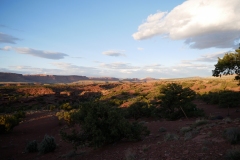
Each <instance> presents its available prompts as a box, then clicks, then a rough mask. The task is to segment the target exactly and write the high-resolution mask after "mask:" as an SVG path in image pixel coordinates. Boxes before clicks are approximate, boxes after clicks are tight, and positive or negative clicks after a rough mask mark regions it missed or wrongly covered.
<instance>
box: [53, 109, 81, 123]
mask: <svg viewBox="0 0 240 160" xmlns="http://www.w3.org/2000/svg"><path fill="white" fill-rule="evenodd" d="M75 112H77V110H76V109H73V110H71V111H60V112H57V113H56V116H57V117H58V119H59V120H65V121H66V122H67V123H68V124H71V123H72V122H73V121H72V119H71V115H72V114H73V113H75Z"/></svg>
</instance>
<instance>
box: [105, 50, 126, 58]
mask: <svg viewBox="0 0 240 160" xmlns="http://www.w3.org/2000/svg"><path fill="white" fill-rule="evenodd" d="M122 52H124V51H117V50H109V51H104V52H102V54H104V55H107V56H114V57H118V56H125V54H123V53H122Z"/></svg>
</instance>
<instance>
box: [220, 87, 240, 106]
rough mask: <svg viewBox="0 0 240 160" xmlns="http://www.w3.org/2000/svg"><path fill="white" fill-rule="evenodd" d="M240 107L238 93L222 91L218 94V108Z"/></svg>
mask: <svg viewBox="0 0 240 160" xmlns="http://www.w3.org/2000/svg"><path fill="white" fill-rule="evenodd" d="M239 105H240V93H238V92H233V91H223V92H220V94H219V107H223V108H226V107H230V108H231V107H237V106H239Z"/></svg>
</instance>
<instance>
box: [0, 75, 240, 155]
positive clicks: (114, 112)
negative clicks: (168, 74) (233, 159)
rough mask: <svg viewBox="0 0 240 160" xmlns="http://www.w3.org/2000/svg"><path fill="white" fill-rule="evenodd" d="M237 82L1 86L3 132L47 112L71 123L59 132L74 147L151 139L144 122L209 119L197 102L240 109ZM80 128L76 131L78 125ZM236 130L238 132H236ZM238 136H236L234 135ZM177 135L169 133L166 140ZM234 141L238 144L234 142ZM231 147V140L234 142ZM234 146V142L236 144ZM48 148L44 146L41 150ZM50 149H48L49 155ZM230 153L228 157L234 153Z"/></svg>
mask: <svg viewBox="0 0 240 160" xmlns="http://www.w3.org/2000/svg"><path fill="white" fill-rule="evenodd" d="M239 97H240V95H239V87H238V86H237V82H235V81H232V80H228V79H200V80H196V79H190V80H184V81H183V80H177V79H176V80H171V81H170V80H169V81H157V82H151V83H119V82H118V83H105V84H92V85H71V84H69V85H38V86H2V87H0V99H1V101H0V103H1V104H0V112H1V116H0V131H1V133H9V132H11V130H12V129H13V128H14V127H15V126H17V125H18V124H19V122H20V121H22V119H23V118H24V116H25V113H26V112H29V111H33V110H49V111H51V112H53V113H55V114H56V116H57V117H58V118H59V120H60V123H65V122H66V123H67V124H68V126H69V127H68V128H72V129H71V132H69V130H65V129H64V128H63V129H62V130H61V132H60V134H61V137H62V139H63V140H65V141H68V142H71V143H72V144H73V146H74V148H75V149H77V148H79V147H83V146H89V147H101V146H103V145H106V144H114V143H116V142H118V141H120V140H123V139H124V140H127V141H138V140H141V139H142V138H144V137H145V136H147V135H149V134H150V133H149V131H148V129H147V128H146V125H145V123H144V121H143V120H144V119H146V118H147V119H148V118H150V119H155V120H158V119H168V120H177V119H180V118H190V117H196V118H205V119H207V118H209V117H206V115H205V114H204V111H203V110H201V109H198V108H197V107H196V105H195V104H194V103H193V101H194V100H195V99H201V100H203V101H206V102H207V103H211V104H216V105H218V106H219V107H226V108H233V107H235V108H236V109H238V107H239V106H240V98H239ZM207 123H208V122H207V121H206V120H203V121H198V122H196V124H194V125H192V126H190V127H186V128H183V129H182V130H181V133H184V136H185V138H186V140H187V139H188V138H189V136H190V137H191V136H192V135H193V134H194V132H195V131H196V130H197V129H198V125H204V124H207ZM76 126H78V127H76ZM162 130H164V128H163V129H162ZM235 130H236V131H235ZM235 130H234V129H233V131H231V129H229V130H226V134H225V136H226V139H228V140H229V141H230V142H231V141H236V143H239V137H238V136H239V135H238V134H239V133H238V132H239V130H238V129H235ZM233 134H234V135H235V134H236V136H237V138H232V139H233V140H231V135H233ZM178 136H179V135H173V134H170V133H167V134H166V137H165V140H166V141H168V140H170V139H177V137H178ZM44 139H46V141H48V140H49V141H50V142H51V143H49V144H48V143H46V144H45V143H43V142H42V143H39V144H38V143H37V142H36V141H35V140H33V141H31V142H29V144H28V145H27V147H26V152H39V153H41V154H43V153H47V152H51V151H54V150H55V148H56V144H55V141H54V137H51V136H46V137H45V138H44ZM235 139H236V140H235ZM231 143H232V142H231ZM234 143H235V142H234ZM43 144H45V146H44V147H42V148H41V146H43ZM47 148H50V149H47ZM45 150H46V151H45ZM233 152H234V153H235V150H234V151H232V152H231V151H229V153H228V154H229V156H232V155H231V154H234V153H233Z"/></svg>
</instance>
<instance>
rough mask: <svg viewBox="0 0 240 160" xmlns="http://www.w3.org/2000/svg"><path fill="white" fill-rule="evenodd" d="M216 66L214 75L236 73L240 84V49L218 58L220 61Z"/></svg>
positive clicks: (236, 78)
mask: <svg viewBox="0 0 240 160" xmlns="http://www.w3.org/2000/svg"><path fill="white" fill-rule="evenodd" d="M214 66H215V69H214V70H213V76H214V77H221V75H234V74H236V76H235V80H239V84H238V85H240V49H237V50H235V52H233V53H226V54H225V55H224V57H223V58H218V62H217V64H215V65H214Z"/></svg>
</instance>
